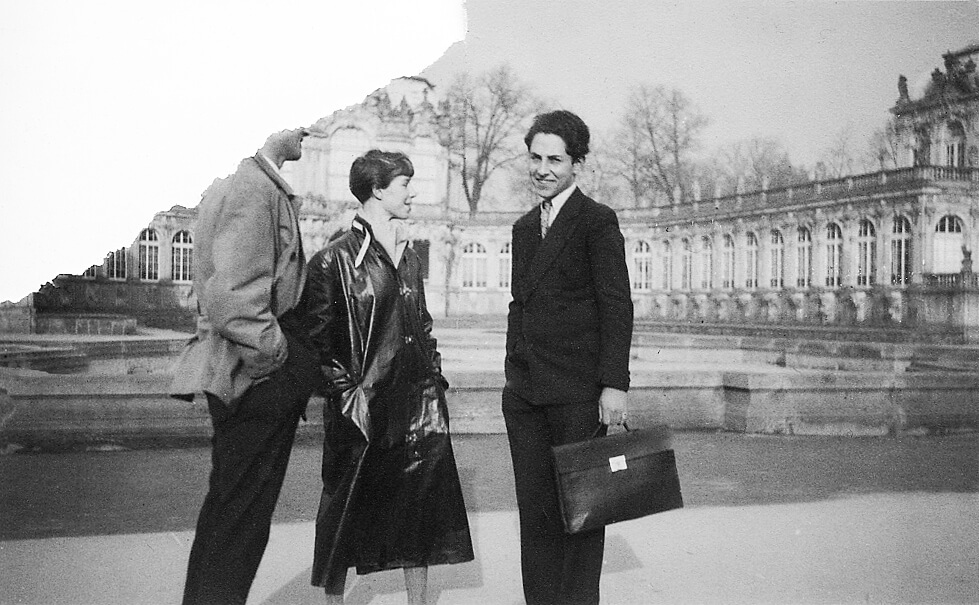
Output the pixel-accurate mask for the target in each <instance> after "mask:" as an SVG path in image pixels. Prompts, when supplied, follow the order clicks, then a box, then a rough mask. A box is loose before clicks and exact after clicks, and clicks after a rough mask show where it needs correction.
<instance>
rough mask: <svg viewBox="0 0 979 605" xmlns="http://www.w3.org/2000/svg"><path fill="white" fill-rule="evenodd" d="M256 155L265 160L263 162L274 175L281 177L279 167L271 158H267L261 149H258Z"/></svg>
mask: <svg viewBox="0 0 979 605" xmlns="http://www.w3.org/2000/svg"><path fill="white" fill-rule="evenodd" d="M258 157H260V158H262V159H263V160H265V163H266V164H268V166H269V168H271V169H272V172H274V173H275V174H276V176H278V177H279V178H282V172H281V171H280V170H279V167H278V166H276V165H275V162H273V161H272V159H271V158H269V156H267V155H265V154H264V153H262V152H261V151H259V152H258Z"/></svg>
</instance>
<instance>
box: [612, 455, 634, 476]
mask: <svg viewBox="0 0 979 605" xmlns="http://www.w3.org/2000/svg"><path fill="white" fill-rule="evenodd" d="M608 465H609V467H610V468H611V469H612V472H613V473H614V472H616V471H624V470H626V469H627V468H629V466H628V465H627V464H626V463H625V456H615V457H614V458H609V459H608Z"/></svg>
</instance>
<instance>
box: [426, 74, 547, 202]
mask: <svg viewBox="0 0 979 605" xmlns="http://www.w3.org/2000/svg"><path fill="white" fill-rule="evenodd" d="M539 108H540V103H539V102H538V101H537V99H536V98H535V97H534V95H533V94H532V93H531V92H530V89H529V88H528V87H526V86H524V85H523V84H522V83H520V82H519V81H518V80H517V78H516V76H514V75H513V72H512V71H511V70H510V68H509V67H508V66H507V65H501V66H500V67H497V68H496V69H493V70H492V71H489V72H487V73H484V74H483V75H481V76H479V77H477V78H475V79H473V78H472V77H470V76H469V75H468V74H465V73H463V74H459V75H458V76H456V78H455V80H454V81H453V83H452V85H451V86H450V87H449V90H448V93H447V95H446V99H445V100H444V101H443V102H442V103H441V104H440V110H441V114H442V115H441V121H442V124H441V126H442V142H443V144H444V145H445V146H446V147H447V148H448V150H449V153H450V155H451V164H450V166H451V168H452V169H453V170H456V171H458V174H459V176H460V177H461V184H462V190H463V192H464V194H465V196H466V202H467V203H468V205H469V214H470V215H475V214H476V212H477V211H478V210H479V200H480V198H481V197H482V195H483V192H484V188H485V186H486V182H487V181H488V180H489V179H490V177H491V176H493V173H494V172H496V171H497V170H498V169H500V168H501V167H503V166H505V165H506V164H508V163H510V162H512V161H514V160H515V159H517V158H519V157H521V156H522V155H523V153H524V152H523V150H521V149H520V147H519V145H518V141H519V135H521V134H522V133H523V132H525V131H526V129H527V127H528V122H529V120H530V118H532V117H533V115H534V114H535V113H536V112H537V111H538V110H539Z"/></svg>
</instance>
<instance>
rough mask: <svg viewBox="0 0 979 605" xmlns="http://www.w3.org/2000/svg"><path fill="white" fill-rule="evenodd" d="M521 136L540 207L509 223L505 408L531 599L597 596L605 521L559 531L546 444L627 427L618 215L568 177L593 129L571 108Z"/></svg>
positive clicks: (627, 317) (591, 599)
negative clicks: (572, 532)
mask: <svg viewBox="0 0 979 605" xmlns="http://www.w3.org/2000/svg"><path fill="white" fill-rule="evenodd" d="M524 141H525V142H526V144H527V150H528V152H529V160H530V179H531V182H532V184H533V187H534V189H535V191H536V192H537V194H538V195H539V196H540V197H541V200H542V201H541V204H540V205H538V206H537V207H535V208H534V209H533V210H531V211H530V212H528V213H527V214H525V215H524V216H523V217H521V218H520V219H519V220H517V222H516V223H515V224H514V225H513V240H512V243H513V272H512V274H513V279H512V295H513V301H512V302H511V303H510V312H509V316H508V318H507V339H506V386H505V387H504V390H503V417H504V419H505V420H506V427H507V436H508V438H509V442H510V454H511V456H512V458H513V471H514V478H515V484H516V493H517V506H518V508H519V511H520V555H521V569H522V572H523V587H524V596H525V597H526V600H527V603H528V605H538V604H543V603H562V604H564V603H598V600H599V580H600V577H601V571H602V557H603V554H604V549H605V530H604V529H600V530H596V531H592V532H584V533H580V534H575V535H569V534H565V533H564V531H563V527H562V524H561V520H560V514H559V509H558V501H557V493H556V487H555V480H554V474H553V468H552V466H553V464H552V459H551V454H550V448H551V446H554V445H558V444H563V443H571V442H575V441H582V440H584V439H588V438H591V437H593V436H595V435H596V434H601V435H604V434H605V431H606V429H607V427H608V425H612V424H622V423H623V422H624V420H625V415H626V391H627V390H628V389H629V347H630V344H631V341H632V297H631V293H630V291H629V276H628V269H627V267H626V261H625V242H624V239H623V237H622V233H621V232H620V231H619V224H618V220H617V219H616V216H615V212H614V211H613V210H612V209H611V208H609V207H608V206H605V205H602V204H599V203H598V202H596V201H594V200H592V199H591V198H589V197H587V196H586V195H584V194H583V193H582V192H581V191H580V190H579V189H578V187H577V185H576V184H575V175H576V174H577V173H578V171H579V170H580V168H581V167H582V166H583V163H584V160H585V155H586V154H587V153H588V142H589V132H588V127H587V126H586V125H585V123H584V122H583V121H582V120H581V118H579V117H578V116H577V115H575V114H573V113H571V112H569V111H563V110H560V111H553V112H550V113H545V114H541V115H539V116H537V117H536V118H535V120H534V123H533V125H532V126H531V128H530V131H529V132H528V133H527V136H526V137H525V139H524Z"/></svg>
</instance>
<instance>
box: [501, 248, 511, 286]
mask: <svg viewBox="0 0 979 605" xmlns="http://www.w3.org/2000/svg"><path fill="white" fill-rule="evenodd" d="M498 266H499V269H500V282H499V285H500V288H503V289H509V288H510V242H507V243H505V244H503V247H502V248H500V262H499V265H498Z"/></svg>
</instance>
